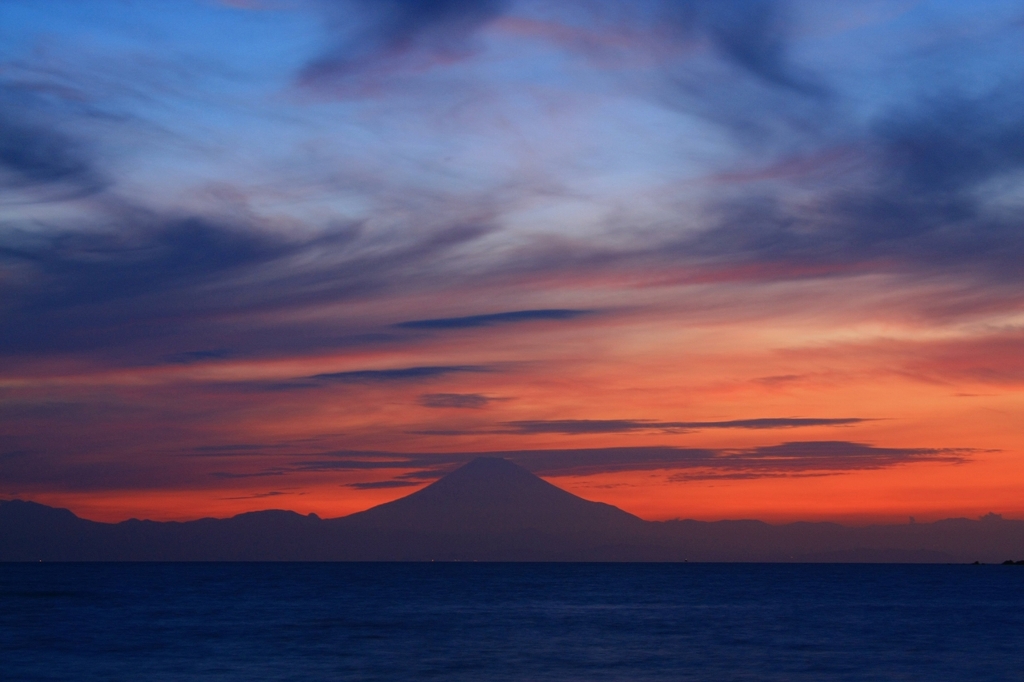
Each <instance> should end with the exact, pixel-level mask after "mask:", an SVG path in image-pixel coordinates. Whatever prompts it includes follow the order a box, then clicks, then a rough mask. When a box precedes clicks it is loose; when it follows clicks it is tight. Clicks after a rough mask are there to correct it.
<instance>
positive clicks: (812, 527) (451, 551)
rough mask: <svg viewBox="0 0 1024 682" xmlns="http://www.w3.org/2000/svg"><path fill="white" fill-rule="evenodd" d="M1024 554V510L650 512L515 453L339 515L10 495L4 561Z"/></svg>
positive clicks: (903, 558) (963, 557)
mask: <svg viewBox="0 0 1024 682" xmlns="http://www.w3.org/2000/svg"><path fill="white" fill-rule="evenodd" d="M1006 559H1024V521H1010V520H1005V519H1002V518H1001V517H998V516H996V515H989V516H986V517H984V518H982V519H981V520H978V521H974V520H968V519H949V520H946V521H938V522H935V523H927V524H925V523H922V524H909V525H892V526H868V527H864V528H848V527H844V526H840V525H837V524H832V523H794V524H788V525H782V526H773V525H769V524H766V523H762V522H759V521H719V522H714V523H707V522H699V521H668V522H649V521H644V520H642V519H639V518H637V517H635V516H633V515H631V514H628V513H626V512H624V511H622V510H621V509H617V508H616V507H613V506H610V505H607V504H602V503H599V502H589V501H587V500H584V499H582V498H579V497H576V496H575V495H572V494H570V493H567V492H565V491H564V490H561V489H559V488H557V487H555V486H553V485H551V484H550V483H547V482H546V481H544V480H542V479H540V478H538V477H536V476H534V475H533V474H531V473H530V472H528V471H526V470H525V469H523V468H521V467H519V466H517V465H515V464H512V463H511V462H508V461H506V460H502V459H486V458H485V459H477V460H474V461H473V462H470V463H469V464H467V465H465V466H463V467H462V468H460V469H458V470H456V471H454V472H452V473H451V474H449V475H447V476H445V477H444V478H442V479H440V480H439V481H437V482H435V483H433V484H431V485H429V486H427V487H426V488H424V489H422V490H420V491H418V492H415V493H413V494H411V495H409V496H408V497H404V498H401V499H399V500H395V501H394V502H389V503H387V504H382V505H380V506H378V507H374V508H372V509H369V510H367V511H364V512H359V513H357V514H352V515H351V516H346V517H342V518H337V519H320V518H319V517H317V516H315V515H309V516H302V515H299V514H296V513H294V512H288V511H263V512H252V513H248V514H240V515H239V516H235V517H232V518H230V519H199V520H197V521H188V522H184V523H178V522H167V523H159V522H153V521H139V520H136V519H132V520H129V521H123V522H121V523H116V524H109V523H97V522H95V521H88V520H85V519H81V518H79V517H77V516H75V515H74V514H72V513H71V512H70V511H68V510H66V509H54V508H52V507H47V506H44V505H40V504H36V503H33V502H24V501H20V500H11V501H0V561H40V560H42V561H430V560H441V561H453V560H462V561H835V562H847V561H849V562H856V561H876V562H970V561H982V562H985V563H998V562H1002V561H1004V560H1006Z"/></svg>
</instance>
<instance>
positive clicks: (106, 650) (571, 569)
mask: <svg viewBox="0 0 1024 682" xmlns="http://www.w3.org/2000/svg"><path fill="white" fill-rule="evenodd" d="M0 679H2V680H4V681H5V682H13V681H15V680H61V681H68V680H479V681H488V680H630V681H643V680H715V681H719V680H872V681H875V680H929V681H935V680H965V681H974V680H979V681H988V680H1024V567H1020V566H900V565H886V566H877V565H876V566H871V565H778V564H775V565H758V564H717V565H716V564H682V565H679V564H668V565H666V564H660V565H659V564H625V565H621V564H451V563H448V564H0Z"/></svg>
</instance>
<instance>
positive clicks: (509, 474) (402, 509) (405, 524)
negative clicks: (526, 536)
mask: <svg viewBox="0 0 1024 682" xmlns="http://www.w3.org/2000/svg"><path fill="white" fill-rule="evenodd" d="M347 520H348V521H349V522H350V523H351V524H352V525H353V526H362V527H374V528H387V529H395V530H399V529H401V530H412V531H418V532H427V533H442V534H457V533H460V534H461V533H508V532H521V531H531V530H532V531H537V532H541V533H575V534H587V533H608V532H629V531H633V532H640V531H641V530H642V529H643V528H644V526H645V522H644V521H643V520H642V519H640V518H638V517H636V516H633V515H632V514H628V513H626V512H624V511H622V510H621V509H619V508H617V507H613V506H611V505H609V504H604V503H602V502H589V501H587V500H584V499H583V498H581V497H577V496H575V495H573V494H571V493H568V492H566V491H564V490H562V489H561V488H558V487H556V486H553V485H551V484H550V483H548V482H547V481H545V480H544V479H542V478H540V477H538V476H535V475H534V474H532V473H530V472H529V471H527V470H526V469H524V468H522V467H521V466H519V465H517V464H513V463H512V462H510V461H508V460H507V459H499V458H496V457H480V458H478V459H474V460H473V461H471V462H469V463H468V464H466V465H464V466H462V467H461V468H459V469H456V470H455V471H453V472H452V473H450V474H448V475H447V476H445V477H443V478H441V479H440V480H438V481H436V482H434V483H432V484H430V485H428V486H427V487H426V488H423V489H422V490H419V491H417V492H415V493H412V494H411V495H409V496H407V497H403V498H401V499H398V500H395V501H394V502H388V503H386V504H382V505H380V506H377V507H373V508H372V509H368V510H366V511H364V512H359V513H356V514H353V515H352V516H349V517H347Z"/></svg>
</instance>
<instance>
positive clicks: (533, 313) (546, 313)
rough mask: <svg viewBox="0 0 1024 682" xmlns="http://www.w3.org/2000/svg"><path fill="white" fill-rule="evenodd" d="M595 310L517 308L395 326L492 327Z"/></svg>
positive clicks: (570, 317) (425, 327)
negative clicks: (505, 311) (508, 310)
mask: <svg viewBox="0 0 1024 682" xmlns="http://www.w3.org/2000/svg"><path fill="white" fill-rule="evenodd" d="M593 312H594V311H592V310H566V309H545V310H515V311H512V312H507V313H492V314H490V315H469V316H466V317H446V318H440V319H435V320H412V321H410V322H401V323H399V324H397V325H395V326H396V327H401V328H403V329H468V328H472V327H490V326H493V325H496V324H511V323H515V322H534V321H537V320H572V319H575V318H577V317H580V316H582V315H589V314H591V313H593Z"/></svg>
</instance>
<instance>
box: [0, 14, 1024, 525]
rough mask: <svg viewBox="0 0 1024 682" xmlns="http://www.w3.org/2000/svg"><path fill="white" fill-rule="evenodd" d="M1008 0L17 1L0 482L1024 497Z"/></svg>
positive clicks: (893, 510)
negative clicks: (488, 484) (495, 462)
mask: <svg viewBox="0 0 1024 682" xmlns="http://www.w3.org/2000/svg"><path fill="white" fill-rule="evenodd" d="M1022 67H1024V3H1022V2H1019V1H1016V2H1010V1H1002V0H979V1H977V2H970V3H966V2H962V1H954V0H945V1H939V0H837V1H836V2H829V3H823V2H819V1H817V0H791V1H789V2H784V1H782V0H778V1H775V0H714V1H711V0H628V1H627V0H564V1H562V2H557V3H551V2H541V1H539V0H537V1H534V0H519V1H517V0H219V1H216V0H159V1H157V0H153V1H145V0H0V498H8V499H13V498H20V499H29V500H34V501H37V502H41V503H45V504H51V505H55V506H61V507H67V508H70V509H72V510H73V511H75V512H76V513H78V514H79V515H81V516H84V517H86V518H92V519H97V520H105V521H119V520H122V519H126V518H129V517H137V518H151V519H157V520H171V519H193V518H198V517H202V516H230V515H233V514H237V513H241V512H244V511H251V510H257V509H266V508H282V509H291V510H295V511H298V512H300V513H317V514H319V515H320V516H323V517H334V516H341V515H345V514H349V513H352V512H356V511H359V510H362V509H366V508H368V507H370V506H373V505H375V504H379V503H382V502H386V501H388V500H392V499H395V498H397V497H400V496H403V495H406V494H409V493H410V492H413V491H415V490H417V489H418V487H422V486H424V485H426V484H428V483H430V482H431V481H433V480H436V479H437V478H438V477H440V476H442V475H443V474H444V473H446V472H448V471H451V470H452V469H453V468H455V467H457V466H459V465H460V464H461V463H464V462H466V461H469V460H471V459H472V458H474V457H476V456H480V455H481V454H487V455H492V456H494V455H496V456H502V457H506V458H508V459H511V460H513V461H515V462H517V463H519V464H521V465H523V466H525V467H527V468H528V469H530V470H531V471H533V472H534V473H536V474H538V475H540V476H542V477H544V478H545V479H547V480H549V481H550V482H552V483H554V484H556V485H558V486H560V487H563V488H565V489H566V490H569V491H570V492H573V493H575V494H577V495H580V496H583V497H585V498H587V499H591V500H599V501H602V502H607V503H610V504H614V505H616V506H619V507H621V508H622V509H624V510H626V511H629V512H631V513H634V514H637V515H638V516H641V517H643V518H645V519H650V520H660V519H672V518H695V519H703V520H716V519H726V518H757V519H763V520H766V521H771V522H788V521H794V520H812V521H813V520H832V521H839V522H843V523H851V524H865V523H873V522H900V523H905V522H907V520H908V518H909V517H911V516H913V517H915V518H916V519H917V520H922V521H923V520H934V519H940V518H947V517H955V516H968V517H974V516H979V515H982V514H985V513H988V512H996V513H1002V514H1005V515H1007V516H1010V517H1015V518H1021V517H1024V495H1021V491H1022V489H1024V427H1022V425H1024V419H1022V416H1024V68H1022Z"/></svg>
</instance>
